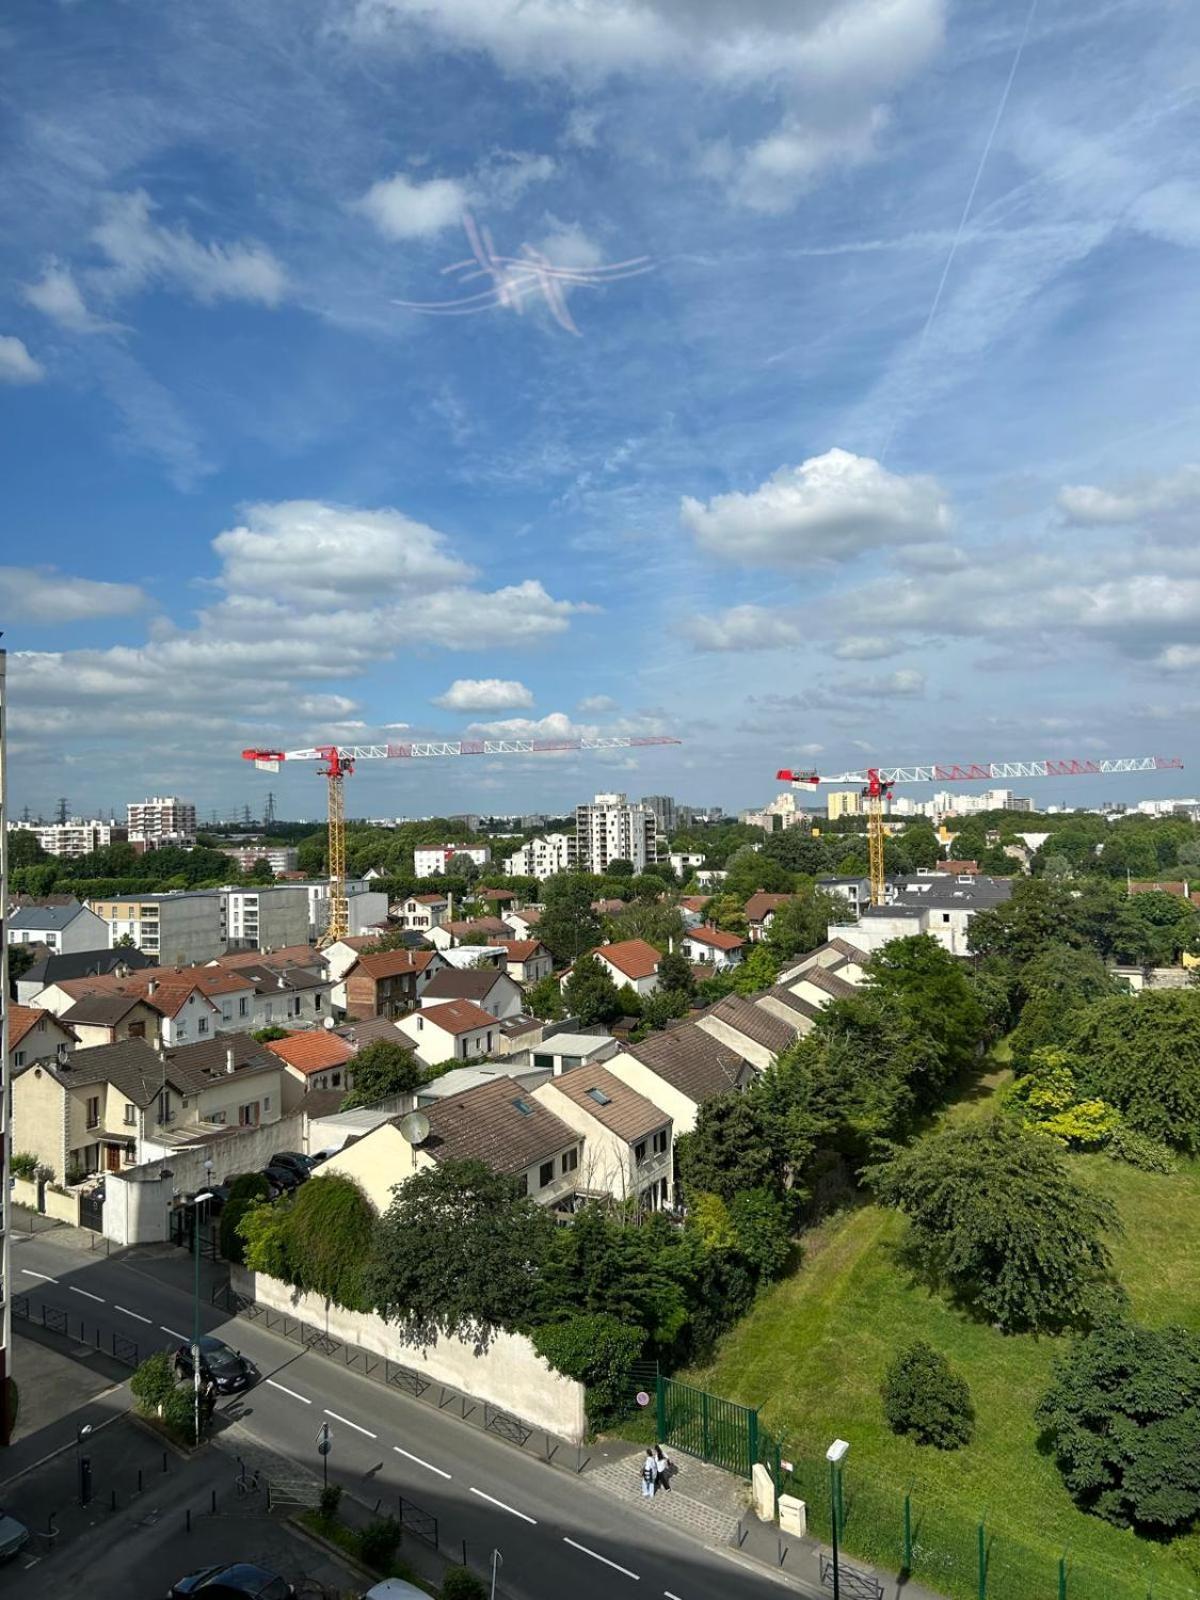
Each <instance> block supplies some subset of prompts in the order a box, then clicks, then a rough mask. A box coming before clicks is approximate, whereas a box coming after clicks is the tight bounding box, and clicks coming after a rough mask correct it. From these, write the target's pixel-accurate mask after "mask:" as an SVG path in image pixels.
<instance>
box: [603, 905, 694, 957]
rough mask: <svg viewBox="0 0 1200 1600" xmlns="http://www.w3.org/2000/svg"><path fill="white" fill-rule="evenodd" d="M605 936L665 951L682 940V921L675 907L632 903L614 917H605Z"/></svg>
mask: <svg viewBox="0 0 1200 1600" xmlns="http://www.w3.org/2000/svg"><path fill="white" fill-rule="evenodd" d="M605 920H606V922H607V923H608V932H609V934H610V936H611V937H612V938H613V939H614V940H617V939H644V940H645V941H646V943H647V944H652V945H654V946H655V948H656V949H658V950H663V951H665V950H668V949H669V948H670V946H671V944H672V942H674V944H676V945H678V944H679V941H680V940H681V939H682V938H683V919H682V917H681V916H680V915H679V912H678V911H677V910H676V908H675V907H674V906H664V905H660V904H658V903H657V901H655V902H651V903H645V902H641V903H639V902H636V901H635V902H633V903H632V904H630V905H628V906H626V908H625V910H624V911H619V912H617V913H616V915H614V916H610V917H607V918H606V919H605Z"/></svg>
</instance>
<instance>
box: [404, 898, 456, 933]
mask: <svg viewBox="0 0 1200 1600" xmlns="http://www.w3.org/2000/svg"><path fill="white" fill-rule="evenodd" d="M395 915H396V918H397V920H398V921H399V923H400V926H401V927H402V928H415V929H416V930H417V932H418V933H429V932H430V931H431V930H432V929H434V928H437V927H440V926H441V924H442V923H443V922H445V920H446V918H447V917H448V916H449V915H450V900H449V897H448V896H447V895H444V894H410V895H409V897H408V899H407V900H402V901H401V902H400V905H399V907H398V908H397V910H396V913H395Z"/></svg>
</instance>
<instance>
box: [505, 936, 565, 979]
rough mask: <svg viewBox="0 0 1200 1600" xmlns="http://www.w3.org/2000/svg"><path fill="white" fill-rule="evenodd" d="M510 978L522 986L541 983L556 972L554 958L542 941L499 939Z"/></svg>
mask: <svg viewBox="0 0 1200 1600" xmlns="http://www.w3.org/2000/svg"><path fill="white" fill-rule="evenodd" d="M496 943H497V944H498V945H500V946H502V947H503V949H504V958H505V964H506V966H507V969H508V975H509V977H510V978H515V979H516V981H517V982H518V983H520V984H531V983H540V982H541V980H542V979H543V978H548V977H549V976H550V974H551V973H552V972H553V971H554V957H553V956H552V955H551V954H550V952H549V950H547V949H546V946H545V945H544V944H543V943H542V941H541V940H540V939H498V940H497V941H496Z"/></svg>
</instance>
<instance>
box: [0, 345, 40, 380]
mask: <svg viewBox="0 0 1200 1600" xmlns="http://www.w3.org/2000/svg"><path fill="white" fill-rule="evenodd" d="M45 376H46V369H45V368H44V367H43V366H42V364H41V362H40V361H35V360H34V358H33V357H32V356H31V355H30V354H29V351H28V350H27V349H26V348H25V343H24V341H23V340H22V339H18V338H16V337H15V336H14V335H12V334H0V383H17V384H19V383H41V381H42V379H43V378H44V377H45Z"/></svg>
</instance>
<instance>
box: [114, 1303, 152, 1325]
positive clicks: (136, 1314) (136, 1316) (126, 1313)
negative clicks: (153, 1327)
mask: <svg viewBox="0 0 1200 1600" xmlns="http://www.w3.org/2000/svg"><path fill="white" fill-rule="evenodd" d="M113 1310H114V1311H119V1312H120V1313H121V1315H122V1316H123V1317H132V1318H133V1320H134V1321H135V1322H144V1323H146V1324H147V1325H148V1324H149V1322H150V1318H149V1317H144V1316H143V1315H142V1313H141V1312H140V1311H130V1309H129V1307H128V1306H119V1305H118V1304H117V1302H116V1301H115V1300H114V1301H113Z"/></svg>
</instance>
